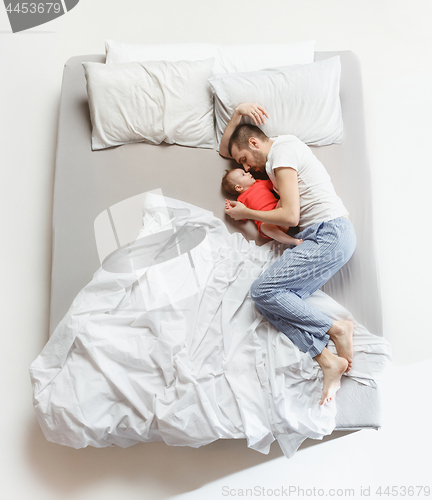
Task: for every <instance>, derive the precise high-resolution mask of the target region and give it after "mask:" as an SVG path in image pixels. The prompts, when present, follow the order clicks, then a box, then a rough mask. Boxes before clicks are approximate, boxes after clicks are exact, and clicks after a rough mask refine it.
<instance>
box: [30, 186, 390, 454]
mask: <svg viewBox="0 0 432 500" xmlns="http://www.w3.org/2000/svg"><path fill="white" fill-rule="evenodd" d="M145 200H146V201H145V204H146V205H145V207H144V224H143V228H142V230H141V232H140V234H139V238H138V240H137V243H140V246H139V247H138V248H139V249H138V252H137V251H135V253H134V254H133V258H132V259H131V257H130V255H127V252H125V251H124V248H125V247H123V255H121V254H120V252H119V251H117V252H114V253H112V254H111V256H110V257H109V258H107V259H105V261H104V265H103V266H102V267H101V268H100V269H99V270H98V271H97V272H96V273H95V274H94V276H93V279H92V281H91V282H90V283H89V284H88V285H87V286H85V287H84V288H83V289H82V290H81V292H80V293H79V294H78V296H77V297H76V299H75V300H74V302H73V304H72V305H71V307H70V309H69V311H68V312H67V314H66V315H65V317H64V318H63V320H62V321H61V322H60V324H59V325H58V327H57V328H56V330H55V331H54V333H53V335H52V336H51V338H50V340H49V341H48V343H47V345H46V346H45V348H44V349H43V351H42V352H41V354H40V355H39V356H38V358H37V359H36V360H35V361H34V362H33V364H32V365H31V368H30V374H31V379H32V384H33V394H34V406H35V409H36V413H37V417H38V420H39V423H40V425H41V427H42V430H43V432H44V434H45V436H46V438H47V439H48V440H49V441H53V442H56V443H59V444H63V445H68V446H72V447H74V448H82V447H85V446H89V445H90V446H95V447H104V446H110V445H114V444H115V445H119V446H121V447H127V446H131V445H133V444H135V443H138V442H148V441H158V440H163V441H165V442H166V443H167V444H169V445H173V446H184V445H186V446H192V447H199V446H202V445H205V444H208V443H210V442H212V441H215V440H217V439H232V438H233V439H238V438H246V439H247V445H248V447H250V448H252V449H255V450H257V451H259V452H261V453H268V452H269V449H270V444H271V443H272V442H273V441H274V440H275V439H278V441H279V444H280V446H281V448H282V449H283V452H284V454H285V455H286V456H287V457H290V456H292V454H293V453H294V452H295V451H296V449H297V448H298V446H300V444H301V442H302V441H303V440H304V439H306V438H307V437H310V438H314V439H321V438H322V437H323V436H324V435H327V434H330V433H331V432H332V430H333V429H334V427H335V416H336V411H337V397H336V400H335V401H334V402H332V403H330V404H329V405H326V406H324V407H323V406H319V405H318V401H319V398H320V395H321V388H322V372H321V370H320V368H319V366H318V364H317V363H316V362H315V361H314V360H313V359H312V358H310V356H309V355H307V354H304V353H302V352H300V351H299V350H298V349H297V348H296V347H295V346H294V345H293V344H292V343H291V341H290V340H289V339H288V338H287V337H286V336H284V335H282V334H281V333H280V332H278V331H277V330H276V329H275V328H274V327H273V325H271V324H270V323H269V322H267V321H266V320H265V319H264V318H263V317H262V316H261V314H260V313H259V312H258V311H257V309H256V308H255V306H254V304H253V301H252V300H251V298H250V296H249V289H250V285H251V283H252V282H253V280H254V279H255V278H256V277H257V276H258V275H259V274H260V273H261V272H262V270H263V269H265V268H266V267H267V266H269V265H270V264H271V262H272V261H273V259H274V258H276V257H277V255H278V254H279V253H280V252H281V251H282V250H283V249H284V248H285V247H283V246H281V245H280V244H277V243H275V242H269V243H267V244H266V245H264V246H262V247H258V246H256V245H255V243H254V242H253V241H252V242H248V241H247V240H246V239H244V237H243V236H242V235H240V234H239V233H234V234H230V233H229V232H228V230H227V229H226V227H225V225H224V223H223V222H222V221H221V220H220V219H218V218H216V217H214V216H213V214H212V213H211V212H208V211H206V210H203V209H201V208H198V207H195V206H193V205H190V204H187V203H184V202H181V201H178V200H174V199H171V198H166V197H163V196H159V195H157V194H153V195H148V196H146V198H145ZM191 227H192V228H201V229H200V230H202V229H204V230H205V238H204V239H203V241H201V243H199V244H197V245H196V246H195V247H194V248H191V249H190V250H189V249H188V250H189V251H188V252H186V251H184V252H182V251H180V252H179V253H178V256H177V257H173V258H170V259H169V260H165V261H164V259H165V258H160V259H159V261H158V259H157V258H156V259H155V260H154V265H150V264H149V263H148V262H149V261H148V259H147V264H145V265H144V264H142V263H143V262H144V263H145V262H146V260H145V259H144V260H141V266H140V265H138V262H140V261H139V258H140V255H139V253H140V252H142V253H141V256H143V255H144V254H145V255H147V256H148V252H149V246H148V245H146V241H151V238H149V237H150V236H151V235H153V234H155V233H159V232H161V231H163V230H165V231H170V230H171V231H177V232H178V231H179V229H180V228H182V229H187V228H191ZM153 244H154V242H153ZM158 245H159V247H158V248H157V249H156V253H154V250H155V249H154V248H153V250H152V251H153V256H156V255H159V256H160V255H165V254H166V255H168V250H169V249H168V248H167V245H168V246H170V245H171V240H170V241H166V242H165V244H162V243H158ZM175 246H176V248H177V250H178V249H179V248H180V247H179V245H175ZM180 246H181V245H180ZM170 250H173V248H171V247H170ZM177 250H176V251H177ZM180 250H181V248H180ZM119 257H120V258H119ZM113 262H114V265H115V266H117V269H116V271H117V272H110V271H107V270H106V269H104V267H105V268H109V269H111V270H113V268H112V265H113V264H112V263H113ZM125 262H126V263H128V264H127V265H128V266H131V268H130V270H129V271H128V272H118V271H122V270H123V271H125V269H126V268H123V269H121V268H120V269H119V267H118V266H120V267H121V266H122V263H123V264H124V263H125ZM110 265H111V268H110V267H109V266H110ZM143 265H144V267H142V266H143ZM307 300H308V301H309V302H310V303H312V304H313V305H314V306H315V307H317V308H318V309H321V310H323V311H325V312H326V313H327V314H328V315H329V316H330V317H332V318H334V319H344V318H352V317H351V315H350V313H349V312H348V311H347V310H346V309H344V308H343V307H342V306H341V305H339V304H338V303H337V302H335V301H334V300H333V299H331V298H330V297H329V296H328V295H326V294H325V293H323V292H321V291H318V292H316V293H314V294H313V295H312V296H311V297H309V298H308V299H307ZM352 319H353V318H352ZM354 325H355V329H354V344H355V346H354V362H353V368H352V370H351V372H350V373H349V375H348V376H349V377H351V378H353V379H354V380H356V381H358V382H360V383H363V384H366V385H370V386H373V387H375V386H376V383H377V380H378V379H379V376H380V374H381V373H382V371H383V369H384V367H385V365H386V363H387V361H388V360H389V359H390V347H389V344H388V342H387V341H386V340H384V339H383V338H382V337H377V336H375V335H372V334H371V333H369V332H368V331H367V330H366V329H365V328H364V327H363V326H362V325H360V324H358V323H357V322H356V321H355V320H354ZM329 347H330V349H332V350H333V352H336V351H335V350H334V346H333V345H331V344H330V346H329Z"/></svg>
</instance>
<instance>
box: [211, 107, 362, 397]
mask: <svg viewBox="0 0 432 500" xmlns="http://www.w3.org/2000/svg"><path fill="white" fill-rule="evenodd" d="M242 116H249V117H250V118H251V119H252V120H253V121H254V123H255V125H256V126H253V125H241V124H240V122H241V119H242ZM266 117H267V118H269V116H268V113H267V111H266V110H265V109H264V108H263V107H262V106H260V105H259V104H256V103H244V104H240V105H239V106H238V107H237V108H236V110H235V112H234V114H233V116H232V118H231V120H230V122H229V123H228V125H227V127H226V129H225V132H224V134H223V136H222V139H221V144H220V150H219V153H220V154H221V155H222V156H224V157H227V158H233V159H234V160H236V161H237V162H238V163H240V164H242V165H243V168H244V169H245V170H246V172H249V171H252V172H267V174H268V176H269V178H270V180H271V181H272V183H273V186H274V189H275V191H276V192H277V193H278V194H279V196H280V207H279V208H275V209H274V210H270V211H259V210H251V209H249V208H247V207H246V206H245V205H243V204H242V203H240V202H238V201H230V202H229V205H227V208H226V209H225V212H226V213H227V214H228V215H229V216H230V217H231V218H233V219H235V220H241V219H254V220H258V221H262V222H265V223H269V224H275V225H278V226H290V227H295V226H300V229H301V231H300V232H299V233H298V234H297V235H296V236H295V237H296V238H299V239H302V240H303V243H302V244H301V245H299V246H297V247H295V248H294V249H287V250H285V252H284V253H283V255H282V256H281V257H279V258H278V259H277V260H276V261H275V262H274V263H273V264H272V266H270V268H269V269H267V271H265V272H264V273H263V274H262V275H261V276H260V277H259V278H258V279H257V280H256V281H255V282H254V283H253V284H252V287H251V297H252V299H253V300H254V302H255V304H256V306H257V308H258V309H259V311H261V313H262V314H263V316H264V317H266V318H267V319H268V320H269V321H270V322H271V323H273V324H274V325H275V326H276V327H277V328H278V330H279V331H281V332H282V333H284V334H285V335H287V336H288V338H290V339H291V340H292V342H293V343H294V344H296V345H297V346H298V347H299V349H300V350H302V351H303V352H308V353H309V354H310V355H311V356H312V357H313V358H314V359H315V360H316V361H317V362H318V363H319V365H320V366H321V368H322V370H323V373H324V383H323V391H322V396H321V399H320V402H319V404H320V405H323V404H326V403H328V402H329V401H331V400H332V398H333V397H334V396H335V394H336V391H337V390H338V388H339V386H340V380H341V377H342V375H343V373H345V372H348V371H349V370H350V369H351V366H352V356H353V329H354V325H353V323H352V322H350V321H333V320H332V319H330V318H329V317H328V316H326V315H325V314H323V313H321V312H320V311H318V310H316V309H314V308H313V307H310V306H309V305H308V304H307V303H306V302H305V301H304V299H305V298H306V297H308V296H309V295H311V294H312V293H313V292H315V291H316V290H318V289H319V288H321V286H323V285H324V283H325V282H326V281H328V280H329V279H330V278H331V276H333V275H334V274H335V273H336V272H337V271H338V270H339V269H340V268H341V267H342V266H343V265H344V264H345V263H346V262H347V261H348V260H349V258H350V257H351V255H352V253H353V252H354V249H355V245H356V237H355V233H354V228H353V226H352V224H351V222H350V221H349V219H348V212H347V210H346V208H345V207H344V205H343V203H342V201H341V199H340V198H339V197H338V196H337V195H336V193H335V191H334V188H333V185H332V183H331V180H330V177H329V175H328V173H327V172H326V170H325V168H324V166H323V165H322V163H321V162H320V161H319V160H318V159H317V158H316V157H315V156H314V155H313V153H312V151H311V150H310V148H309V147H308V146H306V145H305V144H304V143H302V142H301V141H300V140H299V139H297V138H296V137H294V136H292V135H287V136H280V137H277V138H275V139H270V138H268V137H267V136H266V135H265V134H264V133H263V132H262V131H261V130H260V129H259V128H258V126H259V125H263V124H265V118H266ZM329 339H332V340H333V342H334V343H335V346H336V350H337V353H338V356H335V355H334V354H332V353H331V352H330V351H329V350H328V349H327V347H326V346H327V344H328V341H329Z"/></svg>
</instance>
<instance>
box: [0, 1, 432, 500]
mask: <svg viewBox="0 0 432 500" xmlns="http://www.w3.org/2000/svg"><path fill="white" fill-rule="evenodd" d="M431 25H432V2H430V0H411V1H409V2H408V1H407V0H405V1H401V0H361V1H360V0H301V1H300V0H295V1H294V0H267V1H265V2H264V1H258V0H217V1H216V0H214V1H213V0H208V1H202V0H201V1H199V0H158V1H148V0H81V1H80V2H79V4H78V5H77V6H76V7H75V8H74V9H73V10H72V11H71V12H70V13H68V14H67V15H65V16H63V17H61V18H59V19H57V20H55V21H52V22H51V23H48V24H45V25H42V26H39V27H37V28H34V29H33V30H29V31H27V32H23V33H17V34H12V33H11V30H10V26H9V22H8V19H7V16H6V12H5V9H4V8H3V5H0V92H1V94H0V126H1V130H0V141H1V142H0V164H1V183H0V190H1V196H0V204H1V211H0V217H1V223H2V224H1V238H2V245H1V259H0V265H1V274H0V276H1V283H0V286H1V289H0V300H1V330H2V348H1V351H0V352H1V354H0V356H1V358H0V363H1V365H0V366H1V378H0V384H1V405H2V410H1V412H0V419H1V421H0V432H1V441H0V446H1V448H0V450H1V451H0V454H1V455H0V456H1V464H0V465H1V467H0V474H1V475H2V477H1V478H0V495H1V496H2V498H5V499H8V500H9V499H13V500H15V499H29V500H30V499H31V500H33V499H43V500H50V499H55V500H57V499H80V500H81V499H83V500H84V499H92V500H93V499H99V498H100V499H105V500H107V499H118V498H125V499H143V498H146V499H147V498H148V499H158V498H167V497H168V496H170V495H179V494H182V493H183V494H184V496H183V497H182V498H227V497H225V496H223V495H222V491H223V490H222V487H223V486H229V487H230V488H231V489H235V491H234V492H238V489H240V488H243V489H246V488H253V487H254V486H260V487H265V488H274V489H276V488H279V487H281V486H284V487H288V486H290V485H291V486H303V487H304V488H307V487H309V488H311V487H313V486H315V487H316V488H323V489H326V488H336V489H337V488H355V489H356V493H357V495H356V497H355V498H357V497H358V498H360V487H363V488H365V487H368V486H369V485H370V486H371V495H370V498H385V496H381V497H380V496H378V495H376V494H374V491H375V490H376V487H377V486H379V485H380V484H383V485H390V486H392V485H406V486H409V485H425V484H428V480H429V485H431V483H432V481H430V474H429V473H430V463H431V461H430V457H429V448H430V444H431V439H430V431H428V430H427V429H428V428H429V427H430V425H429V420H430V415H431V403H430V399H431V389H430V382H429V380H430V372H431V370H430V369H431V368H432V362H431V358H432V335H431V334H432V326H431V313H430V311H431V298H432V297H431V291H430V283H431V281H432V272H431V264H430V262H429V261H430V257H431V251H430V247H431V243H432V241H431V236H430V234H431V231H432V228H431V222H430V215H431V212H432V210H431V197H432V196H431V177H432V176H431V166H432V165H431V158H430V143H431V137H432V29H431ZM105 39H113V40H117V41H123V42H131V43H137V42H143V43H168V42H174V43H175V42H213V43H252V42H254V43H256V42H269V43H284V42H291V41H298V40H308V39H314V40H316V41H317V44H316V50H352V51H353V52H355V53H356V54H357V56H358V57H359V59H360V62H361V67H362V74H363V84H364V94H365V113H366V128H367V130H366V132H367V139H368V148H369V154H370V160H371V168H372V179H373V188H374V197H375V209H374V213H375V218H376V231H377V240H378V252H379V259H380V274H381V282H382V295H383V306H384V315H385V335H386V337H387V339H388V340H389V341H390V342H391V343H392V346H393V356H394V366H393V367H392V368H391V369H390V370H389V372H388V374H387V379H386V382H385V385H384V386H383V389H384V394H383V410H384V417H383V424H384V425H383V428H382V429H381V430H380V431H379V432H375V431H362V432H357V433H354V434H350V435H348V436H345V437H341V438H339V439H335V440H331V441H329V442H326V443H319V444H317V445H315V446H311V447H309V448H305V449H302V450H301V451H299V452H298V453H297V454H296V456H295V457H294V458H293V459H291V460H287V459H285V458H284V457H283V456H281V453H280V451H279V450H278V445H277V444H274V446H273V447H272V451H271V452H270V455H269V456H264V455H260V454H259V453H257V452H254V451H252V450H249V449H247V448H246V444H245V442H244V441H241V442H221V443H213V444H212V445H209V446H207V447H204V448H201V449H199V450H193V449H182V448H168V447H166V446H165V445H164V444H162V443H151V444H148V445H147V444H144V445H138V446H135V447H133V448H130V449H127V450H121V449H102V450H97V449H88V450H87V449H86V450H73V449H68V448H65V447H61V446H59V445H54V444H52V443H48V442H46V440H45V439H44V437H43V435H42V433H41V431H40V430H39V427H38V424H37V422H36V419H35V416H34V413H33V409H32V400H31V387H30V380H29V375H28V367H29V365H30V364H31V362H32V361H33V360H34V358H35V357H36V356H37V355H38V354H39V352H40V351H41V349H42V347H43V346H44V344H45V342H46V341H47V339H48V317H49V316H48V315H49V310H48V308H49V294H50V266H51V214H52V193H53V181H54V158H55V141H56V126H57V116H58V105H59V97H60V89H61V80H62V71H63V65H64V63H65V61H66V60H67V59H68V58H69V57H71V56H75V55H80V54H95V53H96V54H100V53H103V52H104V40H105ZM199 188H200V187H199V186H197V189H199ZM197 488H201V490H199V491H198V492H192V490H195V489H197ZM398 491H399V492H402V490H398ZM326 492H327V490H326ZM275 494H277V493H276V491H275ZM305 495H306V493H305ZM231 498H232V497H231ZM291 498H292V497H291Z"/></svg>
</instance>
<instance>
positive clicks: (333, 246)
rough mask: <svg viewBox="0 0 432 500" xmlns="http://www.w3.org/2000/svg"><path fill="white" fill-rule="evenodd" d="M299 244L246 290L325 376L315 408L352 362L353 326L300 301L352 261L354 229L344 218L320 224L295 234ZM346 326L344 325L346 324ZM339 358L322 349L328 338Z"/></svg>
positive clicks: (328, 397)
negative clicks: (334, 319) (316, 364)
mask: <svg viewBox="0 0 432 500" xmlns="http://www.w3.org/2000/svg"><path fill="white" fill-rule="evenodd" d="M296 237H297V238H302V239H303V243H302V244H301V245H300V246H298V247H296V248H295V249H293V250H286V251H285V252H284V253H283V255H282V257H280V258H279V259H278V260H277V261H276V262H274V263H273V265H272V266H270V268H269V269H268V270H267V271H265V272H264V273H263V274H262V275H261V276H260V277H259V278H258V279H257V280H256V281H255V282H254V283H253V284H252V287H251V297H252V299H253V300H254V301H255V304H256V306H257V308H258V309H259V310H260V311H261V312H262V314H263V316H264V317H266V318H267V319H268V320H269V321H270V322H271V323H273V324H274V325H275V326H276V328H278V330H279V331H281V332H283V333H285V335H287V337H289V338H290V339H291V340H292V342H293V343H294V344H296V345H297V346H298V347H299V349H300V350H302V351H304V352H308V353H309V354H310V355H311V356H312V357H313V358H314V359H315V360H316V361H317V362H318V363H319V365H320V367H321V368H322V370H323V374H324V382H323V390H322V395H321V399H320V402H319V404H320V405H324V404H326V403H328V402H329V401H331V400H332V398H333V397H334V395H335V394H336V391H337V390H338V388H339V385H340V379H341V377H342V375H343V373H344V372H345V371H348V370H349V369H350V367H351V366H350V365H351V361H348V360H349V359H350V356H351V358H352V329H353V325H352V323H350V322H348V321H345V322H340V321H333V320H332V319H330V318H329V317H327V316H326V315H325V314H323V313H321V312H320V311H317V310H316V309H314V308H312V307H310V306H309V305H308V304H307V303H306V302H304V300H303V299H305V298H306V297H308V296H309V295H311V294H312V293H313V292H315V291H316V290H318V288H320V287H321V286H322V285H323V284H324V283H326V282H327V281H328V280H329V279H330V278H331V277H332V276H333V275H334V274H335V273H336V272H337V271H338V270H339V269H340V268H341V267H342V266H343V265H344V264H345V263H346V262H347V261H348V260H349V258H350V257H351V255H352V253H353V252H354V249H355V244H356V238H355V233H354V228H353V227H352V224H351V223H350V222H349V220H348V219H345V218H342V217H341V218H340V219H336V220H335V221H330V222H327V223H321V224H316V225H313V226H311V227H309V228H306V229H305V230H304V231H302V232H301V233H299V234H298V235H296ZM348 323H349V324H348ZM329 338H331V339H332V340H333V341H334V342H335V345H336V349H337V352H338V356H335V355H334V354H332V353H331V352H330V351H329V350H328V349H327V347H326V346H327V343H328V339H329Z"/></svg>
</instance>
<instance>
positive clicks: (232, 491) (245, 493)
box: [221, 485, 431, 498]
mask: <svg viewBox="0 0 432 500" xmlns="http://www.w3.org/2000/svg"><path fill="white" fill-rule="evenodd" d="M221 494H222V497H231V498H233V497H236V498H237V497H239V498H245V497H246V498H247V497H249V498H251V497H256V498H260V497H266V498H268V497H291V498H317V497H318V498H319V497H338V498H368V497H373V498H376V497H378V498H381V497H383V498H388V497H389V496H393V497H429V496H430V494H431V488H430V486H421V485H420V486H419V485H416V486H414V485H397V486H396V485H394V486H389V485H379V486H359V487H356V488H319V487H315V486H314V487H312V488H304V487H300V486H294V485H291V486H279V487H276V488H266V487H264V486H258V485H256V486H253V487H252V488H231V487H230V486H222V490H221Z"/></svg>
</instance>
